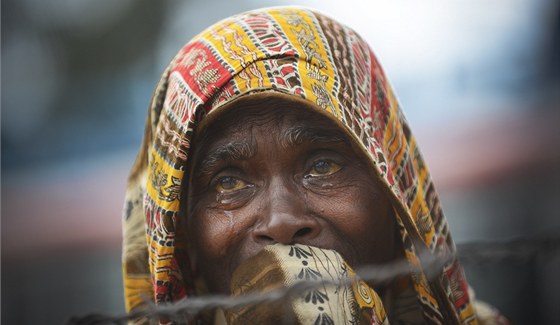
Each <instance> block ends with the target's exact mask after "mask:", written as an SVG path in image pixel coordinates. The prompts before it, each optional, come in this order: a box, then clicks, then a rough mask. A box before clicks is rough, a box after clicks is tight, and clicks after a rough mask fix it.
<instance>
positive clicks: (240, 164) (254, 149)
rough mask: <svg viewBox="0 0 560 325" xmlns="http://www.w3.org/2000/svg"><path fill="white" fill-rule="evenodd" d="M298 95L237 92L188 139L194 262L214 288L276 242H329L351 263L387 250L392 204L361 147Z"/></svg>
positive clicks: (225, 288)
mask: <svg viewBox="0 0 560 325" xmlns="http://www.w3.org/2000/svg"><path fill="white" fill-rule="evenodd" d="M305 106H306V104H304V103H300V102H292V101H286V100H281V99H273V100H270V99H268V100H261V101H241V102H240V103H238V104H235V105H234V106H233V107H229V108H227V110H225V111H224V112H223V113H222V115H221V116H220V119H219V120H215V121H213V122H212V123H210V124H209V125H208V127H207V128H206V129H205V130H204V131H203V132H202V134H197V135H196V136H195V139H194V146H193V149H194V153H193V156H192V157H191V158H192V159H193V160H192V161H191V163H190V168H189V169H190V171H189V173H188V174H189V175H190V179H189V182H188V194H187V195H188V197H187V206H188V210H187V219H188V221H187V226H188V235H189V238H190V239H189V243H190V245H191V247H192V248H193V249H192V254H194V256H193V263H194V265H195V268H196V269H197V272H198V273H199V274H201V275H202V276H203V277H204V279H205V281H206V284H207V285H208V288H209V290H210V291H211V292H213V293H226V294H227V293H229V290H230V289H229V283H230V278H231V275H232V273H233V271H234V270H235V268H236V267H237V266H238V265H239V264H240V263H242V262H243V261H244V260H246V259H247V258H248V257H251V256H253V255H255V254H256V253H258V252H259V251H260V250H261V249H262V248H263V247H264V246H265V245H270V244H274V243H282V244H294V243H300V244H305V245H311V246H316V247H320V248H327V249H334V250H336V251H337V252H339V253H340V254H341V255H342V257H343V258H344V259H345V260H346V262H347V263H349V264H350V265H351V266H353V267H356V266H360V265H364V264H369V263H383V262H387V261H389V260H391V259H392V258H393V256H394V249H393V241H394V237H395V230H394V227H393V222H394V221H393V217H392V208H391V206H390V204H389V202H388V200H387V198H386V196H385V194H384V193H383V190H382V189H381V188H380V185H378V182H377V181H375V179H374V176H373V175H372V172H371V170H372V168H371V167H370V166H369V162H368V161H367V159H366V157H364V154H363V153H361V152H359V151H358V150H356V149H355V148H354V146H353V145H352V144H351V141H350V140H349V139H348V137H347V136H346V135H345V133H344V132H343V131H342V130H341V128H340V127H338V126H337V125H336V124H335V123H334V122H333V121H331V120H329V119H328V118H326V117H324V116H322V115H321V114H319V113H317V112H313V111H312V110H311V109H310V108H308V107H305Z"/></svg>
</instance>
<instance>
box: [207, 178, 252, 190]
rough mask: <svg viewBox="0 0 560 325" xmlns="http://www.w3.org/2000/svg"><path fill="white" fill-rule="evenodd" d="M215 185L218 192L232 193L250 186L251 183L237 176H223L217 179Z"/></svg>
mask: <svg viewBox="0 0 560 325" xmlns="http://www.w3.org/2000/svg"><path fill="white" fill-rule="evenodd" d="M215 186H216V191H217V192H218V193H230V192H234V191H238V190H241V189H244V188H246V187H248V186H249V184H247V183H246V182H245V181H243V180H241V179H239V178H236V177H232V176H223V177H220V178H218V179H217V181H216V185H215Z"/></svg>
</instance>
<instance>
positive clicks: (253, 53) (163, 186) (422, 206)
mask: <svg viewBox="0 0 560 325" xmlns="http://www.w3.org/2000/svg"><path fill="white" fill-rule="evenodd" d="M263 91H266V92H273V93H281V94H284V95H289V96H295V97H297V98H300V99H303V100H306V101H307V102H308V103H310V104H311V105H314V106H315V107H316V108H317V110H322V111H324V112H325V113H327V114H329V115H330V116H331V117H332V119H333V120H335V121H336V122H337V124H338V125H340V127H341V128H344V129H345V130H346V131H347V132H348V134H350V135H351V138H352V140H353V141H355V142H356V143H357V144H358V145H359V146H360V148H361V149H362V150H363V151H364V153H365V154H366V156H367V157H368V158H369V159H370V160H371V162H372V165H373V166H374V173H375V175H377V177H378V178H379V180H380V182H379V183H380V184H382V185H383V186H384V189H385V191H386V192H387V194H388V196H389V198H390V200H391V202H392V204H393V207H394V209H395V211H396V212H397V213H396V223H397V224H398V226H399V230H400V235H401V236H400V237H401V239H402V247H403V248H404V255H405V256H406V258H407V261H408V262H409V264H410V269H411V278H412V286H413V289H414V291H415V292H416V298H417V302H418V304H419V305H420V306H421V309H422V314H423V317H424V321H425V322H426V323H428V324H443V323H445V324H476V323H477V320H476V317H475V311H474V309H473V304H472V303H471V300H470V298H469V293H468V286H467V282H466V280H465V277H464V274H463V270H462V268H461V266H460V265H459V263H458V261H457V260H456V259H452V260H451V261H450V262H449V263H448V264H446V265H445V266H444V267H443V268H442V269H441V270H439V271H438V272H437V274H436V276H435V277H434V278H431V279H430V280H428V277H427V275H426V274H425V272H424V268H425V265H424V261H423V260H422V258H420V256H449V255H451V256H453V255H454V253H455V245H454V244H453V240H452V238H451V235H450V233H449V229H448V226H447V222H446V219H445V217H444V215H443V212H442V209H441V206H440V203H439V199H438V195H437V193H436V191H435V188H434V185H433V183H432V180H431V177H430V174H429V172H428V169H427V167H426V164H425V161H424V159H423V158H422V156H421V154H420V150H419V148H418V145H417V142H416V139H415V138H414V136H413V135H412V133H411V131H410V128H409V126H408V123H407V121H406V119H405V117H404V115H403V113H402V111H401V109H400V107H399V104H398V102H397V99H396V97H395V94H394V92H393V90H392V88H391V86H390V84H389V82H388V80H387V78H386V76H385V74H384V72H383V69H382V68H381V66H380V64H379V62H378V61H377V59H376V57H375V55H374V54H373V52H372V51H371V49H370V48H369V46H368V45H367V43H366V42H365V41H364V40H363V39H362V38H361V37H360V36H359V35H358V34H356V32H354V31H353V30H352V29H350V28H348V27H346V26H344V25H342V24H340V23H338V22H336V21H335V20H333V19H331V18H329V17H327V16H325V15H323V14H320V13H317V12H314V11H311V10H307V9H302V8H270V9H262V10H256V11H251V12H247V13H243V14H240V15H237V16H233V17H231V18H228V19H225V20H223V21H221V22H219V23H217V24H215V25H213V26H211V27H209V28H208V29H206V30H205V31H203V32H202V33H201V34H199V35H198V36H196V37H195V38H194V39H193V40H191V41H190V42H189V43H188V44H186V45H185V46H184V47H183V48H182V49H181V50H180V52H179V53H178V54H177V56H176V57H175V58H174V59H173V60H172V62H171V63H170V65H169V66H168V68H167V69H166V71H165V73H164V74H163V76H162V78H161V80H160V82H159V83H158V86H157V88H156V91H155V93H154V95H153V97H152V101H151V105H150V109H149V113H148V119H147V122H146V133H145V136H144V140H143V144H142V148H141V150H140V153H139V155H138V158H137V161H136V163H135V165H134V167H133V170H132V171H131V175H130V178H129V183H128V190H127V195H126V202H125V208H124V213H123V214H124V218H123V231H124V242H123V273H124V292H125V301H126V308H127V310H129V311H130V310H133V309H135V308H138V307H140V306H141V305H142V304H143V297H148V298H150V299H153V301H154V302H155V303H156V304H160V303H166V302H173V301H177V300H179V299H184V298H187V299H188V296H189V295H192V294H194V289H193V288H194V284H193V276H192V275H191V274H190V271H189V270H190V267H189V265H188V263H189V258H188V253H187V238H186V236H185V234H184V233H183V231H184V230H182V229H183V228H182V227H181V223H182V219H181V218H182V215H181V213H180V206H181V205H180V198H181V195H182V191H183V190H184V189H183V188H182V186H181V184H182V183H183V182H186V181H187V180H185V179H184V177H185V173H184V172H185V169H186V166H187V161H188V158H189V149H190V141H191V137H192V134H193V132H194V130H195V129H196V127H197V125H198V124H199V123H200V122H201V121H203V120H204V119H205V118H206V116H207V115H211V114H219V111H220V110H219V109H218V108H219V107H222V106H224V105H225V104H227V103H230V102H232V101H234V100H235V99H237V98H239V97H240V96H250V95H251V94H252V93H255V92H263ZM379 312H381V313H382V312H383V311H382V310H379Z"/></svg>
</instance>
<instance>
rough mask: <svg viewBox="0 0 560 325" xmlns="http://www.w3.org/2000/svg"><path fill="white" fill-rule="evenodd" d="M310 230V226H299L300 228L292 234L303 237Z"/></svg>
mask: <svg viewBox="0 0 560 325" xmlns="http://www.w3.org/2000/svg"><path fill="white" fill-rule="evenodd" d="M310 232H311V228H309V227H305V228H301V229H300V230H298V231H296V233H295V234H294V238H298V237H303V236H305V235H307V234H309V233H310Z"/></svg>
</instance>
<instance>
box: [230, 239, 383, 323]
mask: <svg viewBox="0 0 560 325" xmlns="http://www.w3.org/2000/svg"><path fill="white" fill-rule="evenodd" d="M302 281H307V282H308V284H312V285H313V288H311V289H310V290H305V291H304V292H303V293H300V294H295V295H294V296H292V297H290V298H289V299H290V301H289V302H288V301H285V300H281V301H275V302H271V303H262V304H257V305H248V306H245V307H243V308H239V309H236V310H227V311H226V312H225V315H226V319H227V323H228V324H281V323H286V324H388V321H387V317H386V314H385V310H384V309H383V304H382V302H381V299H380V297H379V296H378V295H377V293H375V291H373V289H371V288H370V287H369V286H368V285H367V284H366V283H365V282H364V281H362V280H360V279H358V278H357V277H356V275H355V273H354V272H353V271H352V269H351V268H350V267H349V266H348V264H346V262H345V261H344V260H343V259H342V257H341V256H340V255H339V254H338V253H337V252H335V251H333V250H327V249H320V248H317V247H312V246H304V245H290V246H285V245H280V244H276V245H271V246H267V247H266V248H265V249H264V250H263V251H261V252H260V253H259V254H257V255H255V256H253V257H252V258H250V259H248V260H247V261H245V262H244V263H243V264H242V265H240V266H239V267H238V268H237V270H236V271H235V272H234V275H233V278H232V283H231V290H232V293H233V295H234V296H238V295H243V294H248V293H256V292H262V293H265V292H269V291H271V290H276V289H278V288H283V287H291V286H294V285H296V284H297V283H299V282H302Z"/></svg>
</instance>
